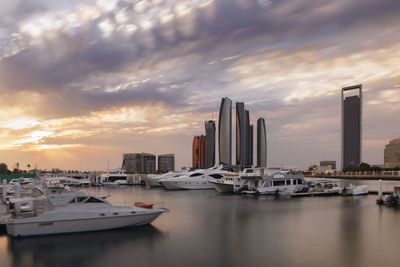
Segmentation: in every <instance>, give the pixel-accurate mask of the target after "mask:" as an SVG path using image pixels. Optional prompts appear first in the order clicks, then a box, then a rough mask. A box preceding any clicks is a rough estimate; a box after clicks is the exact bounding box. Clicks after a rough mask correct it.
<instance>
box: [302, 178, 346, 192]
mask: <svg viewBox="0 0 400 267" xmlns="http://www.w3.org/2000/svg"><path fill="white" fill-rule="evenodd" d="M308 184H309V187H310V188H309V190H308V192H309V193H319V194H321V193H322V194H326V195H338V194H340V192H341V190H342V188H341V187H340V185H339V184H338V183H337V182H336V181H332V180H329V179H325V178H321V179H316V180H312V181H310V182H309V183H308Z"/></svg>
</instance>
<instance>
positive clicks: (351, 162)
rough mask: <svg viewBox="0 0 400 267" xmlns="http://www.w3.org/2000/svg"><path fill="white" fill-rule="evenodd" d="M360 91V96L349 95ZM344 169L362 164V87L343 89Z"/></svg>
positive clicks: (355, 86)
mask: <svg viewBox="0 0 400 267" xmlns="http://www.w3.org/2000/svg"><path fill="white" fill-rule="evenodd" d="M353 90H358V95H348V96H346V93H348V92H349V91H353ZM341 96H342V99H341V102H342V168H343V169H344V168H349V167H356V166H358V165H360V163H361V139H362V138H361V135H362V85H361V84H359V85H354V86H349V87H345V88H343V89H342V94H341Z"/></svg>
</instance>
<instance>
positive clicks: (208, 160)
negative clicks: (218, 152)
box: [204, 120, 215, 168]
mask: <svg viewBox="0 0 400 267" xmlns="http://www.w3.org/2000/svg"><path fill="white" fill-rule="evenodd" d="M204 127H205V129H206V141H205V167H206V168H210V167H213V166H214V165H215V121H213V120H210V121H206V122H204Z"/></svg>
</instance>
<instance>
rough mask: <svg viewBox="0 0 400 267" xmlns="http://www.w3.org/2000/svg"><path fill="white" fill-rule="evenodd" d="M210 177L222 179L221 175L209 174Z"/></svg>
mask: <svg viewBox="0 0 400 267" xmlns="http://www.w3.org/2000/svg"><path fill="white" fill-rule="evenodd" d="M210 176H211V177H212V178H215V179H221V178H223V176H222V175H221V174H216V173H215V174H210Z"/></svg>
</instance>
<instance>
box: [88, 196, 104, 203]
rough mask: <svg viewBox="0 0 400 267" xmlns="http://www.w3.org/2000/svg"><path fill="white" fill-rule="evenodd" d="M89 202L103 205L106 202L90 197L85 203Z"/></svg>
mask: <svg viewBox="0 0 400 267" xmlns="http://www.w3.org/2000/svg"><path fill="white" fill-rule="evenodd" d="M88 202H90V203H103V202H104V201H102V200H100V199H97V198H94V197H90V198H89V199H88V200H86V201H85V203H88Z"/></svg>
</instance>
